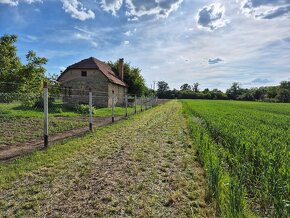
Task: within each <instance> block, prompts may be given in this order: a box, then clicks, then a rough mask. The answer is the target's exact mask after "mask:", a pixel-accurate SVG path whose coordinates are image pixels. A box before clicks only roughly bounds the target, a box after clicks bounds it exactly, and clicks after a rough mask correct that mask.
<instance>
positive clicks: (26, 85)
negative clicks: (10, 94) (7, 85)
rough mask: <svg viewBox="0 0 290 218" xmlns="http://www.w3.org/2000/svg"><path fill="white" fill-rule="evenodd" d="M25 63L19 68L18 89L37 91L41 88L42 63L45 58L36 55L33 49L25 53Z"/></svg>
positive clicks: (43, 69)
mask: <svg viewBox="0 0 290 218" xmlns="http://www.w3.org/2000/svg"><path fill="white" fill-rule="evenodd" d="M26 60H27V64H26V65H24V66H22V69H21V70H20V74H19V76H20V84H21V86H20V91H26V92H33V93H36V92H39V91H40V89H41V88H42V81H43V79H44V77H45V71H46V70H45V68H44V67H43V65H44V64H46V63H47V59H46V58H42V57H37V56H36V53H35V52H34V51H29V52H28V53H27V55H26Z"/></svg>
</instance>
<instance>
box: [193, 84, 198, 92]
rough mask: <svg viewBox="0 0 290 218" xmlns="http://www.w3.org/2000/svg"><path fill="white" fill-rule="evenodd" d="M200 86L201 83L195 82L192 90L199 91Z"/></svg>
mask: <svg viewBox="0 0 290 218" xmlns="http://www.w3.org/2000/svg"><path fill="white" fill-rule="evenodd" d="M198 86H199V83H193V86H192V91H194V92H198V91H199V89H198Z"/></svg>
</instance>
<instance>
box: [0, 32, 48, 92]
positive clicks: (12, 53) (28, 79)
mask: <svg viewBox="0 0 290 218" xmlns="http://www.w3.org/2000/svg"><path fill="white" fill-rule="evenodd" d="M16 41H17V36H16V35H4V36H2V37H1V38H0V92H6V93H11V92H38V91H39V89H40V87H41V82H42V79H43V78H44V74H45V68H44V67H43V65H44V64H46V62H47V59H46V58H41V57H37V56H36V53H35V52H33V51H29V52H28V53H27V55H26V60H27V64H26V65H23V64H21V62H20V58H19V57H18V56H17V54H16V52H17V48H16V46H15V45H14V43H16Z"/></svg>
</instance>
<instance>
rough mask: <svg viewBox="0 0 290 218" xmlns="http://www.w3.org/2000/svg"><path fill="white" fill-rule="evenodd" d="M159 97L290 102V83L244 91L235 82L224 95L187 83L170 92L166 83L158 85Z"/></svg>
mask: <svg viewBox="0 0 290 218" xmlns="http://www.w3.org/2000/svg"><path fill="white" fill-rule="evenodd" d="M157 84H158V90H157V96H158V97H159V98H165V99H174V98H178V99H214V100H225V99H231V100H242V101H266V102H285V103H286V102H290V82H289V81H282V82H281V84H280V86H270V87H260V88H250V89H243V88H241V87H240V85H239V83H237V82H235V83H233V84H232V86H231V87H230V88H229V89H228V90H227V91H226V93H223V92H222V91H221V90H218V89H213V90H209V89H208V88H206V89H204V90H203V91H199V89H198V87H199V83H194V84H193V86H190V85H189V84H187V83H185V84H183V85H182V86H181V87H180V90H176V89H173V90H169V86H168V84H167V83H166V82H164V81H159V82H158V83H157Z"/></svg>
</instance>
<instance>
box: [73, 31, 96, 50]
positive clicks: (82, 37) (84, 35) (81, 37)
mask: <svg viewBox="0 0 290 218" xmlns="http://www.w3.org/2000/svg"><path fill="white" fill-rule="evenodd" d="M74 38H75V39H78V40H82V41H87V42H88V43H89V44H90V45H92V47H94V48H96V47H98V43H97V42H96V40H95V38H94V36H93V35H92V34H91V33H85V32H78V33H74Z"/></svg>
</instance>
